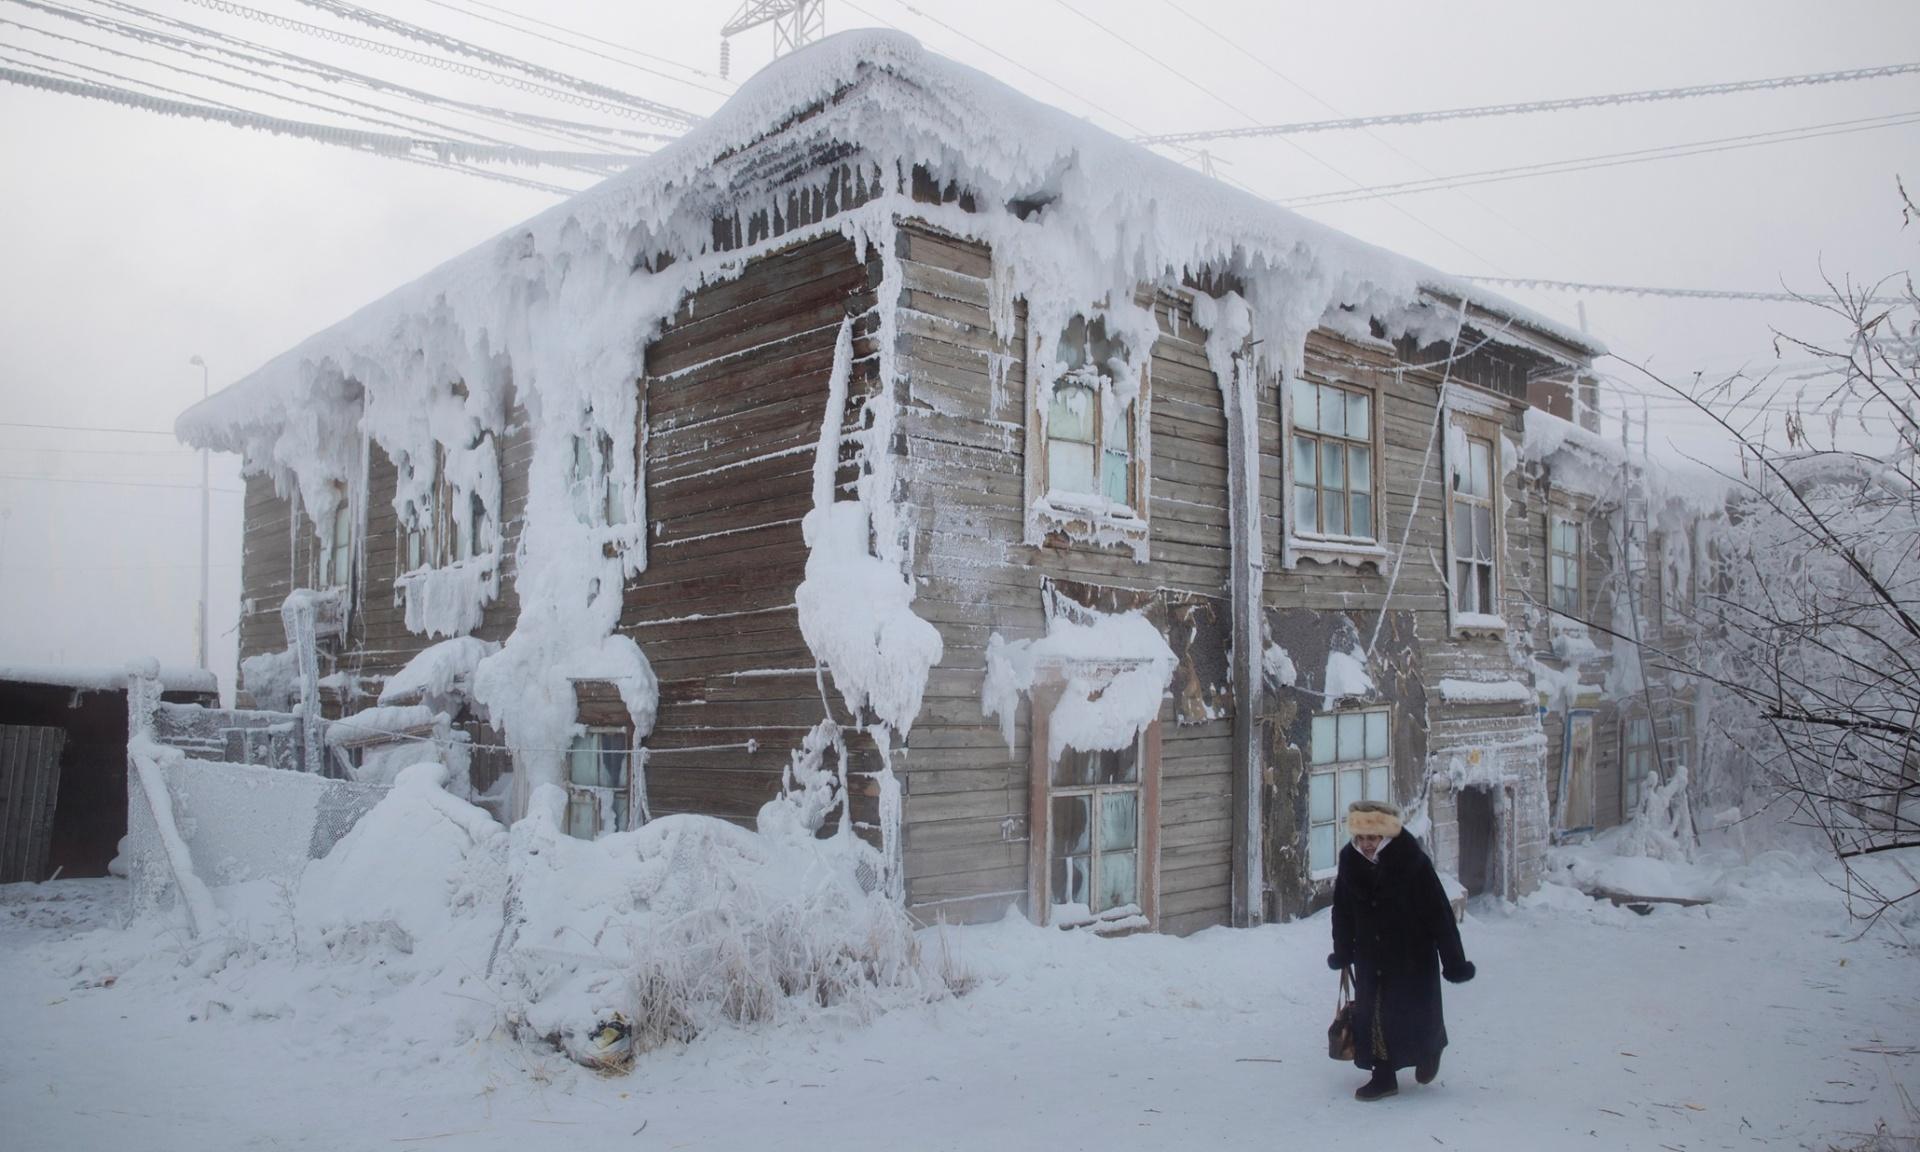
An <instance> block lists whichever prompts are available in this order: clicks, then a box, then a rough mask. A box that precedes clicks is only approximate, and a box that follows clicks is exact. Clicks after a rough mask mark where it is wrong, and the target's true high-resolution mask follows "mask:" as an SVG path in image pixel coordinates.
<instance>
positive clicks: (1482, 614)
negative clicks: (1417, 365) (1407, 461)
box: [1445, 413, 1506, 635]
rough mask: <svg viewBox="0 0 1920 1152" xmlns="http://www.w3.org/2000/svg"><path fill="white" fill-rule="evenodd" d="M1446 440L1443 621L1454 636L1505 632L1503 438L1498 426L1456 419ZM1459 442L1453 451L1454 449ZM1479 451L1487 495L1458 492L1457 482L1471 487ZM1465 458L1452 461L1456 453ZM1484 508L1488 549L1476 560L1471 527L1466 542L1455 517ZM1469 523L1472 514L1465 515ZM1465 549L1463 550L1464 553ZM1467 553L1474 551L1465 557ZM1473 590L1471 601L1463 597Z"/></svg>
mask: <svg viewBox="0 0 1920 1152" xmlns="http://www.w3.org/2000/svg"><path fill="white" fill-rule="evenodd" d="M1449 419H1450V420H1451V422H1452V423H1451V427H1450V434H1449V435H1448V437H1447V445H1448V450H1447V452H1446V453H1445V455H1446V457H1447V459H1446V464H1445V467H1446V497H1447V500H1446V510H1447V520H1446V527H1445V531H1446V539H1447V619H1448V622H1449V625H1450V627H1451V629H1452V631H1453V633H1454V634H1455V635H1459V634H1462V633H1466V632H1505V630H1506V621H1505V617H1504V614H1503V611H1502V604H1503V601H1504V584H1505V576H1506V572H1505V568H1506V565H1505V564H1504V563H1503V560H1502V557H1503V556H1504V555H1505V553H1506V541H1505V535H1504V525H1503V524H1502V517H1503V514H1504V511H1505V509H1504V501H1505V494H1504V493H1503V492H1502V491H1501V473H1500V452H1501V445H1502V434H1501V431H1500V426H1499V424H1498V422H1497V421H1495V420H1492V419H1490V418H1484V417H1482V418H1476V417H1473V416H1467V415H1463V414H1459V413H1455V414H1453V415H1451V416H1450V417H1449ZM1456 441H1457V445H1458V446H1457V448H1456ZM1475 445H1480V446H1482V447H1484V448H1485V449H1486V453H1487V476H1486V479H1487V491H1486V493H1485V494H1484V495H1481V494H1479V493H1474V492H1470V491H1469V492H1463V491H1461V485H1460V481H1461V479H1462V478H1466V479H1467V480H1468V481H1469V484H1468V487H1471V486H1472V485H1471V480H1472V478H1473V477H1472V468H1473V448H1474V446H1475ZM1462 449H1463V450H1464V451H1465V453H1466V456H1467V458H1466V459H1465V460H1456V459H1454V457H1455V456H1457V455H1459V452H1460V450H1462ZM1476 508H1484V509H1485V510H1486V514H1487V520H1488V547H1489V551H1490V553H1491V554H1490V555H1488V556H1486V557H1482V556H1480V555H1479V554H1478V550H1477V548H1476V547H1475V542H1474V540H1473V539H1472V535H1473V533H1472V531H1471V524H1469V531H1468V532H1467V536H1468V539H1466V540H1462V539H1461V538H1460V537H1461V531H1460V517H1459V513H1460V511H1461V510H1463V509H1476ZM1469 519H1470V520H1471V513H1469ZM1463 545H1464V547H1463ZM1467 549H1474V550H1473V551H1472V552H1469V551H1468V550H1467ZM1483 568H1484V569H1485V570H1486V573H1487V582H1486V589H1485V591H1486V596H1485V599H1484V601H1483V600H1482V597H1481V587H1480V585H1479V581H1478V579H1477V577H1478V575H1479V570H1480V569H1483ZM1469 590H1471V592H1472V595H1471V597H1470V598H1469V597H1467V596H1466V593H1467V592H1468V591H1469Z"/></svg>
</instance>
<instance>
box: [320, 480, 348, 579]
mask: <svg viewBox="0 0 1920 1152" xmlns="http://www.w3.org/2000/svg"><path fill="white" fill-rule="evenodd" d="M319 528H320V572H319V578H318V580H317V581H315V583H316V584H317V585H318V586H319V587H321V588H335V587H338V586H340V585H342V584H345V583H347V581H348V580H349V579H350V578H351V576H352V570H353V501H352V500H350V499H348V498H347V488H346V485H344V484H335V485H334V486H333V509H332V511H330V512H328V513H327V514H326V515H325V516H323V517H321V523H320V525H319Z"/></svg>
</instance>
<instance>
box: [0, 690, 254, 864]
mask: <svg viewBox="0 0 1920 1152" xmlns="http://www.w3.org/2000/svg"><path fill="white" fill-rule="evenodd" d="M127 676H128V673H127V670H126V669H125V668H113V667H99V668H88V667H70V666H0V884H11V883H17V882H20V881H39V880H46V879H48V878H50V877H52V876H53V875H55V874H56V873H57V874H59V875H62V876H105V875H106V874H107V867H108V865H109V864H111V863H112V861H113V858H114V856H115V855H116V854H117V853H118V851H119V846H120V838H121V837H122V836H125V835H126V834H127ZM160 682H161V684H162V686H163V689H164V693H163V695H162V699H164V700H167V701H169V702H172V703H179V704H217V703H218V702H219V686H218V684H217V682H216V681H215V679H214V675H213V673H212V672H209V671H205V670H203V669H198V668H191V669H188V668H163V669H161V671H160Z"/></svg>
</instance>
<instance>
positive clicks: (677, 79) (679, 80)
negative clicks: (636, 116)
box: [426, 0, 732, 96]
mask: <svg viewBox="0 0 1920 1152" xmlns="http://www.w3.org/2000/svg"><path fill="white" fill-rule="evenodd" d="M426 3H428V4H431V5H433V6H434V7H435V8H445V9H446V10H447V11H449V12H458V13H460V14H461V15H463V16H467V17H471V18H472V19H475V20H482V21H485V22H486V23H488V24H493V25H497V26H499V27H501V28H505V29H507V30H508V31H510V32H515V33H518V34H519V35H521V36H531V37H533V38H534V39H535V40H545V41H546V42H547V43H549V44H558V45H559V46H560V47H562V48H566V49H569V50H571V51H574V52H584V53H586V54H587V55H589V56H594V57H598V58H599V59H601V60H605V61H607V62H608V63H611V64H618V65H620V66H621V67H622V68H633V69H636V70H638V71H641V72H645V73H647V74H648V75H650V76H658V77H660V78H661V79H662V80H668V81H671V82H673V83H675V84H685V85H687V86H688V87H690V88H698V89H700V90H701V91H702V92H711V93H713V94H714V95H716V96H730V95H732V93H730V92H728V91H727V90H726V89H725V88H714V87H710V86H709V85H706V84H702V83H700V82H699V81H697V80H688V79H687V78H686V77H684V76H673V75H670V74H668V73H665V72H662V71H660V70H659V69H657V68H649V67H647V66H646V65H645V64H635V63H633V62H632V61H629V60H621V59H619V58H617V57H613V56H609V55H607V54H606V53H605V52H596V51H594V50H593V49H591V48H582V47H581V46H580V45H578V44H569V43H567V42H566V41H564V40H556V39H555V38H553V37H552V36H546V35H543V34H541V33H539V32H534V31H531V30H529V29H526V28H520V27H517V26H515V25H512V24H509V23H507V22H506V21H505V20H501V19H499V18H497V17H493V16H483V15H481V14H480V13H478V12H475V11H473V10H472V9H470V8H465V7H459V6H455V5H453V4H449V3H447V2H446V0H426ZM475 7H479V8H486V9H490V10H492V11H494V12H500V13H504V14H505V15H508V16H512V17H513V18H514V19H516V20H523V21H525V22H526V23H528V24H538V25H540V26H541V27H543V28H552V29H555V30H557V31H561V32H565V33H567V34H568V35H569V36H575V37H578V38H579V39H582V40H590V41H592V42H593V43H595V44H603V45H606V46H607V47H610V48H616V49H619V50H620V51H622V52H627V53H629V54H631V55H634V56H644V57H646V58H647V59H649V60H658V61H660V62H661V63H662V64H671V65H673V66H674V67H676V68H685V69H686V70H687V71H689V72H693V73H696V74H697V75H701V76H705V75H708V73H706V72H702V71H700V69H698V68H694V67H692V66H690V65H686V64H681V63H679V62H677V61H674V60H669V59H667V58H666V57H664V56H655V55H653V54H652V53H651V52H641V51H638V50H636V49H632V48H624V47H622V46H621V45H618V44H615V43H613V42H612V41H610V40H602V39H600V38H599V37H596V36H589V35H587V34H586V33H584V32H575V31H573V30H572V29H570V28H563V27H561V26H560V25H558V24H550V23H548V22H547V21H545V20H536V19H535V18H533V17H532V16H522V15H520V14H519V13H518V12H514V11H511V10H509V9H506V8H501V7H498V6H496V5H493V4H480V3H477V2H476V4H475Z"/></svg>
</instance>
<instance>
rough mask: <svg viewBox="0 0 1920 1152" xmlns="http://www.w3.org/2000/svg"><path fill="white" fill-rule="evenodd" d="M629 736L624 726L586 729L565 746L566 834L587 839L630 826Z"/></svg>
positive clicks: (631, 805)
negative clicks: (567, 746)
mask: <svg viewBox="0 0 1920 1152" xmlns="http://www.w3.org/2000/svg"><path fill="white" fill-rule="evenodd" d="M633 759H634V755H633V739H632V737H631V736H630V735H629V734H628V732H627V730H626V729H624V728H589V729H587V730H586V731H585V732H582V733H581V734H580V735H578V736H575V737H574V738H573V744H572V746H571V747H570V748H568V749H567V834H568V835H569V836H577V837H579V838H580V839H582V840H591V839H593V838H594V837H596V836H600V835H604V834H605V833H608V832H624V831H626V830H627V828H629V827H630V826H631V825H632V816H633V811H634V805H633V782H632V781H633Z"/></svg>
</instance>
